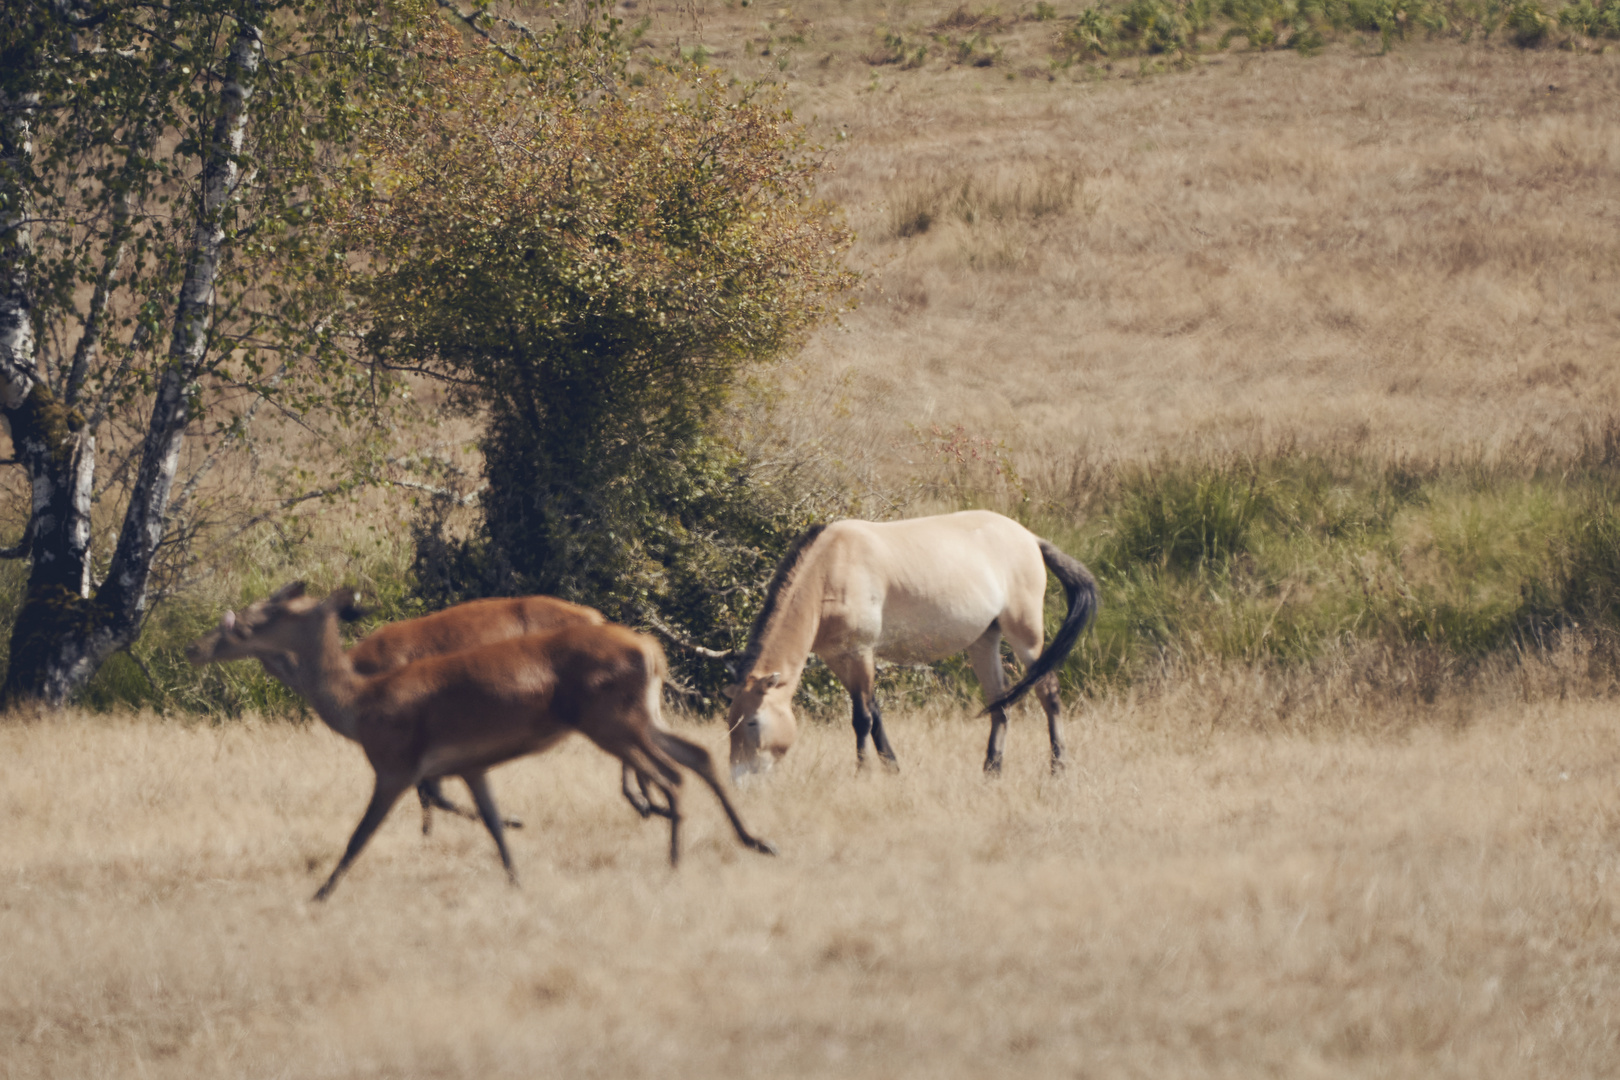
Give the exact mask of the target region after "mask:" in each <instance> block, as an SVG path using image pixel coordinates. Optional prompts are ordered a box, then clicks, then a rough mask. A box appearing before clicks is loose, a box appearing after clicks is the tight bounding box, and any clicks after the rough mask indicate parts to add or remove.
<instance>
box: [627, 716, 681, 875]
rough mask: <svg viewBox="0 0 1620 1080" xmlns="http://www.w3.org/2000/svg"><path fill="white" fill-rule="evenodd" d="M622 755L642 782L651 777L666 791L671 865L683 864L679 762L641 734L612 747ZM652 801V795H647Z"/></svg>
mask: <svg viewBox="0 0 1620 1080" xmlns="http://www.w3.org/2000/svg"><path fill="white" fill-rule="evenodd" d="M611 752H612V753H615V754H617V755H618V757H619V760H621V761H623V762H624V764H625V768H626V769H627V770H629V769H634V770H635V771H636V780H637V782H638V783H646V782H648V781H650V782H651V783H652V785H653V786H654V787H656V788H657V789H658V790H660V791H662V792H663V793H664V803H665V807H666V808H665V809H664V810H663V811H661V812H660V816H662V817H667V818H669V865H671V866H679V865H680V861H681V801H680V795H679V794H678V792H679V789H680V786H681V774H680V770H678V769H677V768H675V763H674V762H673V761H670V760H669V757H668V755H666V754H663V753H661V752H660V751H659V749H658V747H657V745H656V743H655V742H654V740H652V739H651V738H646V737H643V738H638V739H636V740H635V741H633V742H631V743H630V744H629V745H627V746H623V747H617V748H615V749H613V750H612V751H611ZM624 784H625V786H626V788H628V787H629V778H628V775H626V778H625V780H624ZM647 802H648V803H649V805H650V804H651V803H652V797H651V795H650V794H649V795H648V797H647Z"/></svg>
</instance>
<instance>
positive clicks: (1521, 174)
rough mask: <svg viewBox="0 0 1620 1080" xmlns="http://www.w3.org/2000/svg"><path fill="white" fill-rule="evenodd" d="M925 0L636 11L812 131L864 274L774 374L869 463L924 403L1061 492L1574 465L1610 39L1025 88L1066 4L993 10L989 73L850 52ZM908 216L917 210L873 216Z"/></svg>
mask: <svg viewBox="0 0 1620 1080" xmlns="http://www.w3.org/2000/svg"><path fill="white" fill-rule="evenodd" d="M1081 6H1083V5H1072V6H1069V5H1061V4H1060V5H1058V13H1059V15H1060V16H1061V15H1072V14H1074V12H1076V11H1078V10H1079V9H1080V7H1081ZM955 7H956V4H955V3H954V2H953V0H946V2H936V3H931V4H894V5H888V6H884V5H880V4H872V3H868V4H848V3H832V2H830V0H809V2H805V3H795V4H791V5H788V4H784V5H781V6H778V5H776V4H774V3H767V4H765V5H754V6H752V7H746V8H745V7H737V6H726V7H721V6H720V5H715V4H711V5H707V6H706V7H700V6H696V5H687V4H682V5H679V6H675V5H667V4H653V5H647V4H643V5H641V6H640V7H638V8H636V10H635V12H634V14H635V15H638V16H639V15H641V14H642V13H644V12H652V13H653V16H654V19H653V24H652V27H653V38H654V39H655V40H657V41H658V42H660V44H661V45H662V44H663V43H666V42H669V41H672V40H674V39H681V40H682V41H692V40H697V39H701V40H702V41H704V42H706V43H708V44H709V45H710V48H711V50H712V51H713V52H714V54H715V57H716V59H715V60H714V62H715V63H717V64H720V65H722V66H725V67H728V68H730V69H732V70H738V71H741V72H742V73H744V74H746V75H753V76H758V75H769V76H771V77H775V78H778V79H781V80H783V81H784V82H785V85H786V87H787V92H788V99H789V101H790V102H791V103H792V104H793V105H794V107H795V109H796V110H797V112H798V113H799V114H800V115H801V116H803V117H806V118H811V117H813V118H814V119H813V124H814V127H815V130H816V131H817V132H818V133H819V134H820V136H821V138H822V141H823V142H826V143H828V144H829V145H830V146H832V148H833V150H832V153H831V161H832V162H833V164H834V165H835V167H836V172H835V173H834V174H833V175H832V176H831V177H830V178H829V180H828V183H827V186H826V192H827V194H828V195H829V196H830V197H832V198H834V199H835V200H837V201H838V202H840V203H842V204H843V205H844V206H845V207H846V208H847V210H848V213H849V218H850V221H851V222H852V224H853V225H854V226H855V227H856V228H857V229H858V231H859V233H860V235H861V237H862V242H861V245H860V247H859V249H858V257H859V258H860V259H862V260H864V262H865V264H866V265H868V266H870V267H871V268H872V269H873V271H874V273H875V281H874V287H873V289H872V290H871V291H869V293H868V294H867V295H866V296H865V298H864V300H863V303H862V306H861V308H860V310H858V311H857V312H855V313H854V314H853V315H851V316H849V317H848V318H847V319H846V332H843V333H829V334H827V335H825V336H824V337H823V338H822V339H821V340H820V341H819V342H818V343H817V344H816V345H815V346H814V347H813V348H812V349H811V350H810V352H809V354H808V355H807V357H806V358H805V361H804V364H803V367H802V369H801V371H800V373H799V375H798V378H797V383H796V385H797V387H799V388H800V389H802V390H803V391H804V392H805V393H806V394H808V395H809V400H810V404H809V405H808V406H807V407H808V408H809V409H811V410H813V411H814V412H815V413H816V414H817V415H818V416H826V417H829V418H831V419H834V420H836V413H835V412H833V411H830V410H829V409H828V408H827V406H826V405H825V404H824V403H823V402H825V400H826V399H827V398H828V397H829V388H837V393H833V394H831V395H830V396H831V401H832V404H833V405H834V406H835V407H841V408H843V409H844V410H846V411H848V412H852V413H853V414H854V415H856V416H857V417H859V418H860V420H861V427H860V431H859V434H860V436H861V439H860V441H861V444H862V445H861V449H862V452H864V453H865V455H866V456H867V457H868V458H871V459H873V460H875V461H876V462H877V463H878V465H879V471H880V472H881V473H882V474H883V475H885V476H886V477H888V478H889V479H891V480H893V481H904V480H908V479H910V478H911V477H912V476H914V475H915V473H916V472H917V471H918V469H919V468H920V467H922V466H923V465H925V464H926V458H927V456H928V454H927V452H926V451H920V452H919V449H918V447H917V438H916V432H917V431H919V430H920V431H922V432H924V433H926V432H927V431H928V429H929V427H930V426H931V425H939V426H941V427H944V428H950V427H952V426H954V425H956V424H958V423H960V424H962V425H964V426H965V428H966V429H967V431H968V432H969V433H970V434H972V435H977V436H984V437H989V438H991V439H993V440H994V439H1001V440H1005V441H1006V443H1007V444H1008V446H1009V447H1010V448H1011V449H1012V451H1013V460H1014V461H1015V462H1016V463H1017V465H1018V466H1019V470H1020V472H1022V473H1023V474H1024V475H1025V476H1026V478H1029V479H1031V480H1033V481H1034V482H1036V483H1037V484H1038V485H1039V486H1040V487H1041V492H1040V493H1041V494H1051V495H1061V493H1062V487H1063V484H1064V483H1065V482H1066V480H1065V477H1066V476H1067V475H1068V474H1069V472H1070V470H1071V469H1072V465H1073V463H1074V462H1075V461H1077V460H1081V459H1086V460H1092V461H1095V460H1099V459H1100V460H1104V461H1109V460H1121V459H1124V460H1141V459H1143V458H1154V457H1157V456H1159V455H1160V454H1164V453H1168V454H1170V455H1172V456H1177V457H1180V456H1184V455H1187V454H1189V453H1203V452H1207V451H1210V450H1235V451H1237V452H1244V453H1247V452H1254V451H1267V450H1274V449H1275V448H1277V447H1278V446H1287V445H1296V444H1297V445H1300V446H1303V447H1307V448H1314V449H1327V450H1332V451H1337V452H1345V451H1348V452H1353V453H1359V454H1365V455H1369V456H1374V457H1385V456H1388V457H1418V458H1420V459H1431V460H1433V459H1440V460H1445V459H1448V458H1450V457H1452V456H1464V457H1472V456H1474V455H1476V454H1484V455H1485V456H1487V457H1497V458H1500V457H1503V456H1506V457H1508V458H1510V459H1511V458H1514V457H1517V456H1519V455H1523V454H1526V453H1532V454H1544V453H1549V452H1551V453H1570V452H1573V450H1574V449H1575V448H1576V447H1577V446H1578V444H1579V441H1580V439H1581V438H1582V437H1583V435H1584V433H1585V430H1586V429H1587V428H1590V427H1593V426H1601V424H1602V423H1603V422H1604V421H1605V420H1606V419H1607V417H1608V416H1610V415H1611V414H1612V413H1613V412H1614V410H1615V408H1616V404H1617V402H1620V367H1617V366H1616V365H1615V363H1614V358H1615V356H1616V355H1620V291H1617V290H1616V289H1614V288H1613V282H1614V280H1615V278H1616V274H1617V272H1620V216H1617V214H1616V212H1615V205H1616V204H1615V200H1614V192H1615V191H1616V190H1617V189H1620V126H1616V125H1615V123H1614V122H1613V106H1614V102H1615V101H1616V99H1617V96H1620V54H1616V53H1613V52H1611V53H1610V54H1609V55H1591V54H1582V53H1576V52H1563V51H1556V50H1551V49H1549V50H1541V51H1524V50H1520V49H1517V48H1513V47H1511V46H1506V45H1501V44H1481V43H1478V42H1476V43H1473V44H1467V45H1465V44H1462V43H1459V42H1456V41H1449V42H1437V43H1432V44H1428V43H1422V42H1418V41H1412V42H1408V43H1406V44H1404V45H1401V46H1398V47H1397V48H1396V50H1395V51H1394V52H1392V53H1391V54H1389V55H1387V56H1377V55H1373V51H1374V49H1373V47H1372V46H1368V47H1358V46H1357V45H1355V44H1354V43H1345V44H1338V45H1334V46H1331V47H1330V48H1329V49H1328V51H1327V52H1326V53H1325V54H1323V55H1320V56H1315V57H1302V56H1299V55H1296V54H1293V53H1274V54H1254V53H1247V52H1244V51H1243V50H1241V49H1239V48H1236V47H1234V48H1233V49H1231V50H1229V51H1227V52H1224V53H1216V54H1213V55H1210V56H1207V57H1205V58H1204V59H1203V60H1202V61H1201V62H1199V63H1197V64H1196V65H1195V66H1193V67H1192V68H1191V69H1189V70H1185V71H1174V70H1172V71H1169V72H1167V73H1164V74H1159V75H1154V76H1151V77H1148V78H1140V77H1135V76H1134V72H1135V70H1136V66H1137V65H1136V62H1135V61H1131V62H1129V63H1128V64H1127V63H1121V64H1118V65H1116V72H1115V73H1114V74H1108V73H1105V72H1102V71H1098V70H1095V69H1092V70H1091V71H1090V72H1089V73H1083V72H1082V71H1081V69H1078V68H1077V69H1070V70H1068V71H1059V72H1057V73H1056V78H1055V79H1054V80H1053V81H1048V78H1047V76H1048V66H1049V61H1050V59H1051V52H1050V42H1051V40H1052V39H1054V38H1055V37H1056V35H1057V34H1058V33H1059V31H1060V29H1061V27H1062V25H1063V23H1062V22H1061V20H1058V21H1053V22H1042V23H1033V22H1024V23H1016V24H1015V23H1014V22H1013V21H1012V20H1011V19H1009V18H1006V16H1011V15H1014V14H1016V13H1017V12H1018V11H1019V10H1021V9H1019V8H1016V7H1015V8H1003V9H1000V10H1001V11H1002V14H1003V16H1004V17H1003V18H1002V20H1001V23H1002V26H1001V28H1000V29H998V30H996V31H995V32H994V34H993V35H992V36H993V37H995V39H996V40H997V41H998V42H1001V43H1005V45H1006V54H1005V55H1004V57H1003V58H1002V59H1001V60H999V61H998V62H997V64H996V65H995V66H993V67H989V68H973V67H964V66H952V65H950V64H949V63H947V62H946V61H945V60H943V59H939V58H935V59H931V60H930V61H929V62H928V63H927V64H926V65H925V66H924V67H922V68H921V69H918V70H902V69H901V68H900V67H899V66H897V65H887V66H873V65H871V64H870V63H868V62H867V60H866V59H865V58H866V57H868V56H870V55H871V52H872V45H873V43H874V42H876V41H878V40H879V37H878V35H879V33H880V32H881V31H883V30H887V29H892V30H894V31H896V32H900V33H902V34H903V35H904V36H905V38H906V40H907V41H914V42H923V43H926V42H928V41H929V35H930V32H931V31H941V29H942V23H943V21H944V20H945V18H946V16H947V14H948V13H949V12H950V11H951V10H952V9H953V8H955ZM943 32H949V33H957V32H958V31H955V30H950V29H949V28H948V27H946V28H944V31H943ZM767 48H769V49H770V50H771V52H770V55H769V56H760V55H759V53H760V52H761V51H762V50H764V49H767ZM779 65H780V66H781V67H782V69H783V70H780V71H778V70H777V68H778V66H779ZM1127 69H1128V70H1127ZM1122 72H1123V73H1126V74H1131V77H1127V78H1121V77H1118V74H1119V73H1122ZM1071 179H1072V180H1073V181H1074V182H1075V184H1076V187H1075V189H1074V191H1073V193H1072V200H1071V201H1070V202H1069V203H1068V204H1067V205H1066V206H1054V205H1053V196H1055V195H1056V194H1058V193H1059V192H1060V190H1061V188H1062V186H1063V185H1064V184H1066V183H1068V182H1069V181H1070V180H1071ZM963 185H968V186H970V187H974V188H976V193H975V194H973V196H972V197H971V198H969V199H968V200H966V201H965V202H964V201H963V200H960V199H958V200H956V206H955V207H954V208H953V207H952V206H951V205H949V204H950V202H951V199H950V198H948V197H944V196H942V193H946V194H948V193H949V192H952V191H956V192H959V191H960V190H961V188H962V186H963ZM1020 191H1021V192H1022V193H1023V197H1024V200H1025V205H1024V206H1023V207H1022V208H1019V207H1016V206H1014V205H1013V199H1012V196H1014V195H1015V194H1017V193H1018V192H1020ZM1043 191H1044V192H1045V193H1046V195H1047V196H1048V197H1047V199H1046V201H1045V202H1044V203H1041V202H1040V200H1038V199H1036V200H1033V201H1032V196H1035V195H1036V194H1037V193H1039V192H1043ZM1058 201H1059V202H1061V200H1058ZM998 204H999V205H998ZM924 205H932V206H933V207H934V210H935V213H934V215H933V222H932V224H931V226H930V227H929V228H928V229H926V231H922V232H917V231H915V230H914V229H912V230H910V234H909V235H901V234H902V233H905V232H907V231H908V228H907V223H908V222H914V221H915V215H916V212H917V210H918V208H919V207H921V206H924ZM1043 206H1044V212H1043V209H1042V207H1043ZM963 210H973V211H975V213H974V216H975V219H976V220H974V221H973V222H971V223H970V222H968V221H966V220H964V215H963V213H962V211H963ZM998 211H999V217H998ZM845 452H846V454H849V453H850V450H849V449H846V451H845Z"/></svg>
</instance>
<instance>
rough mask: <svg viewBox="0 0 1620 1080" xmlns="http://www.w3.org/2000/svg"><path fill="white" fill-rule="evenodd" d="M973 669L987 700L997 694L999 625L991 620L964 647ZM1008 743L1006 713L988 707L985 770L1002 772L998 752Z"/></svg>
mask: <svg viewBox="0 0 1620 1080" xmlns="http://www.w3.org/2000/svg"><path fill="white" fill-rule="evenodd" d="M967 654H968V660H969V661H970V662H971V663H972V664H973V673H974V674H975V675H977V676H978V677H979V686H980V687H982V688H983V690H984V698H985V700H986V701H994V700H996V698H998V697H1000V696H1001V694H1002V691H1004V690H1005V689H1006V688H1007V687H1006V679H1005V677H1004V676H1003V675H1002V671H1001V629H1000V628H999V627H998V626H996V625H995V624H993V623H992V624H991V626H990V629H988V630H986V631H985V632H984V633H983V635H981V636H980V638H979V640H978V641H975V642H974V643H973V644H971V645H969V646H968V648H967ZM1006 744H1007V713H1006V711H1005V710H1002V709H992V710H990V743H989V745H988V746H986V747H985V750H984V771H985V772H987V773H989V774H991V775H995V774H997V773H999V772H1001V752H1002V749H1003V748H1004V747H1005V746H1006Z"/></svg>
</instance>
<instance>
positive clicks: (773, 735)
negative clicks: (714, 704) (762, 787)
mask: <svg viewBox="0 0 1620 1080" xmlns="http://www.w3.org/2000/svg"><path fill="white" fill-rule="evenodd" d="M793 689H794V687H793V684H792V683H791V682H789V681H788V680H787V679H784V678H783V677H782V673H781V672H779V671H773V672H770V673H769V674H766V675H749V676H747V677H746V678H744V679H743V681H742V682H740V683H738V684H737V685H736V686H733V687H729V688H728V690H727V692H728V693H729V694H730V696H731V711H730V712H729V713H727V714H726V725H727V726H728V727H730V728H731V775H732V778H733V779H736V778H738V777H741V776H743V775H744V774H746V773H752V772H761V771H763V770H765V769H768V768H770V767H771V766H772V765H774V764H775V763H776V759H777V758H779V757H781V756H782V755H783V754H785V753H787V749H788V747H790V746H792V745H793V737H794V735H795V734H796V733H797V731H798V725H797V723H796V722H795V721H794V719H793Z"/></svg>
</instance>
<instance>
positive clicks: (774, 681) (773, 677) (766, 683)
mask: <svg viewBox="0 0 1620 1080" xmlns="http://www.w3.org/2000/svg"><path fill="white" fill-rule="evenodd" d="M759 685H761V686H763V687H764V688H765V689H767V690H772V689H775V688H776V687H778V686H781V685H782V673H781V672H780V671H773V672H771V673H770V674H769V675H761V676H760V678H759Z"/></svg>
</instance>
